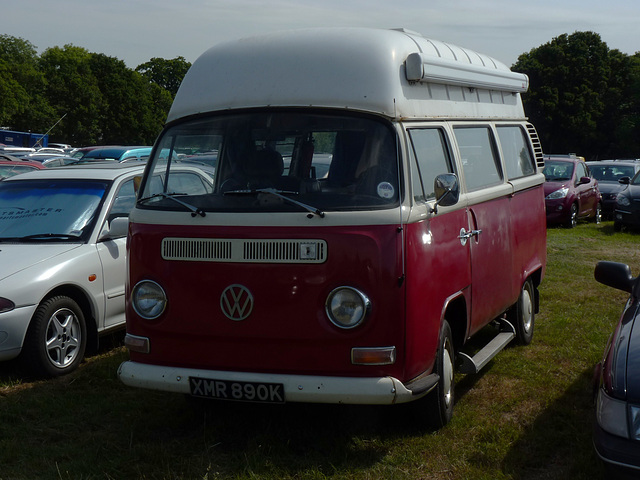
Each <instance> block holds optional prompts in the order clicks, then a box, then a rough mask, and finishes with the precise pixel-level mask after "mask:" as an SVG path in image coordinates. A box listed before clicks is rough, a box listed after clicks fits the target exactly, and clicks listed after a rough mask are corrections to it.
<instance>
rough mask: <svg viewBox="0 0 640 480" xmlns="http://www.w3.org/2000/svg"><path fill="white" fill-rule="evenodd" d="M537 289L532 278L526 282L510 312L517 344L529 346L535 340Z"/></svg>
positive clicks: (509, 316)
mask: <svg viewBox="0 0 640 480" xmlns="http://www.w3.org/2000/svg"><path fill="white" fill-rule="evenodd" d="M535 294H536V292H535V289H534V287H533V282H532V281H531V279H530V278H527V280H526V281H525V282H524V285H523V286H522V290H520V297H519V298H518V302H517V303H516V304H515V305H514V306H513V307H512V308H511V310H509V312H508V314H507V319H508V320H509V321H510V322H511V323H512V325H513V326H514V327H515V329H516V342H517V343H518V344H520V345H529V344H530V343H531V340H533V327H534V324H535V316H536V313H535V312H536V310H535Z"/></svg>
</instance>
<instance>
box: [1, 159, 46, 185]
mask: <svg viewBox="0 0 640 480" xmlns="http://www.w3.org/2000/svg"><path fill="white" fill-rule="evenodd" d="M43 168H45V167H44V166H43V165H42V163H40V162H36V161H34V160H23V159H21V158H18V157H14V156H12V155H6V154H2V153H0V180H2V179H4V178H7V177H12V176H14V175H17V174H19V173H26V172H30V171H32V170H41V169H43Z"/></svg>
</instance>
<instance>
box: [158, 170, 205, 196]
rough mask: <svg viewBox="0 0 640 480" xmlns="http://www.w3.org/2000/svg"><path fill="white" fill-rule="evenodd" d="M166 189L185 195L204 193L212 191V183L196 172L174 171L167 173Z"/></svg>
mask: <svg viewBox="0 0 640 480" xmlns="http://www.w3.org/2000/svg"><path fill="white" fill-rule="evenodd" d="M167 190H168V191H170V192H180V193H182V194H187V195H204V194H207V193H211V192H212V191H213V185H212V184H209V183H208V180H206V179H205V178H204V177H203V176H202V175H199V174H197V173H188V172H176V173H171V175H169V187H168V189H167Z"/></svg>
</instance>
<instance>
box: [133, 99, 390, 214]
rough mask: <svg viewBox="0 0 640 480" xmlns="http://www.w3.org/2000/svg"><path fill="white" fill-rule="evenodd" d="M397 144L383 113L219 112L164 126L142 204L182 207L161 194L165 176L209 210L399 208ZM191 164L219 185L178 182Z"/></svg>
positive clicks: (188, 198)
mask: <svg viewBox="0 0 640 480" xmlns="http://www.w3.org/2000/svg"><path fill="white" fill-rule="evenodd" d="M396 152H397V149H396V135H395V132H394V130H393V128H392V127H391V126H390V124H388V123H386V122H383V121H382V120H379V119H376V118H370V117H365V116H355V115H351V116H347V115H328V114H323V113H309V112H299V111H296V112H280V111H278V112H272V111H269V112H267V111H260V112H249V113H243V114H227V115H211V116H208V117H202V118H198V119H196V120H189V121H186V122H183V123H180V124H176V125H174V126H172V127H170V128H168V129H167V130H166V131H165V132H164V134H163V135H162V136H161V138H160V140H159V143H158V145H157V146H156V148H155V151H154V156H153V158H152V159H151V162H150V163H151V166H150V168H149V169H148V170H147V172H146V177H145V180H144V181H143V186H142V188H143V190H142V194H141V195H140V196H139V198H140V199H145V201H140V203H139V206H141V208H152V209H165V210H176V209H180V206H179V205H177V204H176V202H173V201H171V199H169V198H167V197H166V196H163V195H157V193H158V190H159V189H158V185H157V181H158V179H163V182H164V184H165V187H166V188H164V193H167V194H169V195H172V194H176V193H179V194H181V197H180V198H181V200H183V201H185V202H188V203H189V204H190V205H193V206H194V207H195V208H197V209H198V211H204V212H260V211H269V212H276V211H282V212H306V213H309V212H312V213H314V214H315V213H318V214H322V213H323V212H325V211H337V210H364V209H367V210H370V209H386V208H393V207H395V206H398V205H399V201H400V191H399V182H398V159H397V153H396ZM185 168H193V169H198V170H199V171H200V172H201V175H202V176H203V177H207V178H210V179H211V183H212V191H207V192H206V193H202V192H198V191H194V190H188V189H183V190H182V191H178V190H177V189H176V188H175V186H171V179H172V177H173V176H174V175H175V174H178V173H179V172H180V171H181V170H184V169H185ZM154 194H155V196H153V195H154ZM152 196H153V198H150V197H152Z"/></svg>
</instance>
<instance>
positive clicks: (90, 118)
mask: <svg viewBox="0 0 640 480" xmlns="http://www.w3.org/2000/svg"><path fill="white" fill-rule="evenodd" d="M90 60H91V54H90V53H89V52H88V51H87V50H85V49H84V48H80V47H75V46H73V45H65V46H64V48H60V47H53V48H49V49H47V50H45V51H44V53H43V54H42V55H41V57H40V62H39V65H40V69H41V70H42V72H43V74H44V76H45V78H46V79H47V86H46V95H47V98H48V99H49V103H50V104H51V105H52V107H53V108H54V109H55V112H56V113H55V115H56V117H57V118H56V119H55V121H57V120H58V119H59V118H61V117H62V116H63V115H64V114H66V117H65V118H64V120H62V121H61V122H60V123H59V124H58V126H57V127H56V130H55V132H52V135H53V134H54V133H55V135H56V137H58V138H63V139H64V140H65V143H71V144H73V145H92V144H98V143H101V142H102V139H103V134H102V126H101V120H102V119H101V117H100V112H101V110H102V109H103V101H104V100H103V98H102V92H101V91H100V89H99V88H98V82H97V80H96V78H95V76H94V75H93V73H92V71H91V64H90ZM53 123H54V122H52V123H51V124H52V125H53Z"/></svg>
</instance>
